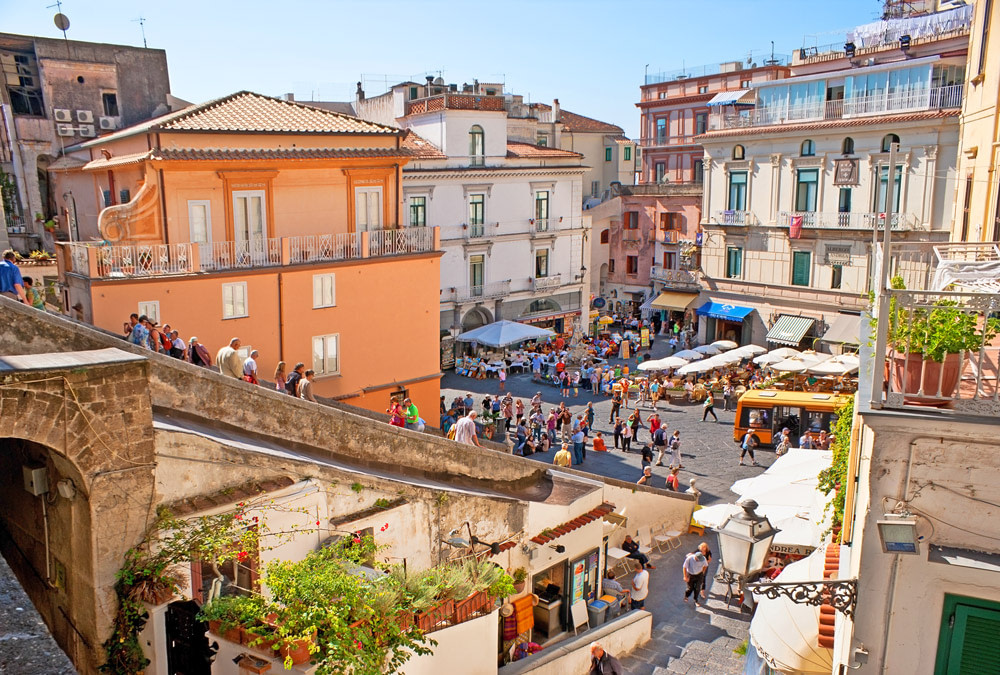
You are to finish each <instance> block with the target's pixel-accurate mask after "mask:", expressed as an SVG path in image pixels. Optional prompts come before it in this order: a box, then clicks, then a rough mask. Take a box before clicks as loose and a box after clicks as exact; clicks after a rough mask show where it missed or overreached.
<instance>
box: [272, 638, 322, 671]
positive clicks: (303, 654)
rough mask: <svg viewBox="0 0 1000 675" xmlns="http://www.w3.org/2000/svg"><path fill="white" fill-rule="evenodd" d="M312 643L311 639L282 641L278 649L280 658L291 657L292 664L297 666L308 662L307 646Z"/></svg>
mask: <svg viewBox="0 0 1000 675" xmlns="http://www.w3.org/2000/svg"><path fill="white" fill-rule="evenodd" d="M314 639H315V638H314ZM312 644H313V640H295V641H286V642H284V643H282V645H281V647H280V650H279V651H280V653H281V657H282V658H285V659H287V658H291V659H292V665H296V666H297V665H300V664H303V663H308V662H309V658H310V656H311V654H310V653H309V647H311V646H312Z"/></svg>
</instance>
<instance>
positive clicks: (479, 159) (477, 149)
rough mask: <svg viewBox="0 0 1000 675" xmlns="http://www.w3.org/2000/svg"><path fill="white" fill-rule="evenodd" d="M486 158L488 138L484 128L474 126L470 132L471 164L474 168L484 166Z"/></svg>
mask: <svg viewBox="0 0 1000 675" xmlns="http://www.w3.org/2000/svg"><path fill="white" fill-rule="evenodd" d="M485 157H486V136H485V134H483V128H482V127H481V126H479V125H478V124H474V125H473V126H472V129H470V130H469V163H470V164H472V166H482V165H483V164H484V163H485Z"/></svg>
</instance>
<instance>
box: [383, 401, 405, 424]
mask: <svg viewBox="0 0 1000 675" xmlns="http://www.w3.org/2000/svg"><path fill="white" fill-rule="evenodd" d="M386 412H387V413H388V414H389V424H391V425H392V426H394V427H405V426H406V417H405V413H404V412H403V406H402V405H401V404H400V403H399V401H398V400H397V399H396V398H395V397H393V399H392V402H391V403H390V404H389V409H388V410H386Z"/></svg>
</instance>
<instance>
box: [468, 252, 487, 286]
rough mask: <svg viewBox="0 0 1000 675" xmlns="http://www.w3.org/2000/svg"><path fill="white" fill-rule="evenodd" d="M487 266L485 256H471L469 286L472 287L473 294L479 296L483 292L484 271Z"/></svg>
mask: <svg viewBox="0 0 1000 675" xmlns="http://www.w3.org/2000/svg"><path fill="white" fill-rule="evenodd" d="M485 266H486V257H485V256H482V255H473V256H469V286H471V287H472V295H477V296H478V295H482V294H483V272H484V269H485Z"/></svg>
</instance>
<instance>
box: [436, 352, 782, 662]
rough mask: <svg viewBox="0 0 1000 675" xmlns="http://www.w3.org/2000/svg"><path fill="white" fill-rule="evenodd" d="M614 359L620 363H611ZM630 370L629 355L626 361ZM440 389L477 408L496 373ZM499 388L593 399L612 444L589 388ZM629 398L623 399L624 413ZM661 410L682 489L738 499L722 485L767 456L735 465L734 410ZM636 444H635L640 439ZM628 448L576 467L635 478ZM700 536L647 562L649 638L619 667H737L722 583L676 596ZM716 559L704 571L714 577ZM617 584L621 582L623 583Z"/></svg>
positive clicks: (454, 380) (741, 622) (744, 622)
mask: <svg viewBox="0 0 1000 675" xmlns="http://www.w3.org/2000/svg"><path fill="white" fill-rule="evenodd" d="M669 352H670V348H669V346H668V345H666V344H665V343H664V342H663V341H657V343H656V344H655V345H654V348H653V350H652V352H651V353H652V355H653V358H661V357H664V356H667V355H669ZM614 363H623V362H621V361H615V362H614ZM630 365H631V367H632V368H633V369H634V367H635V360H634V359H633V360H631V362H630ZM441 387H442V389H441V393H442V394H443V395H444V396H445V397H446V399H445V400H447V401H448V402H449V403H450V402H451V401H452V399H454V398H455V396H457V395H459V394H462V395H464V394H465V393H468V392H471V393H472V394H473V398H475V399H476V406H477V409H481V408H480V402H481V401H482V398H483V395H485V394H487V393H489V394H491V395H494V394H496V393H497V392H498V389H499V382H498V381H497V380H496V379H487V380H472V379H469V378H466V377H461V376H458V375H455V374H454V372H449V373H448V374H447V375H445V377H444V378H443V379H442V382H441ZM506 389H507V390H508V391H510V392H511V394H512V395H513V396H514V397H515V399H516V398H521V399H522V400H524V403H525V405H526V406H527V405H528V402H529V400H530V399H531V397H532V396H533V395H534V394H535V392H537V391H541V392H542V400H543V401H544V403H545V406H544V410H545V412H546V414H547V413H548V408H549V407H551V406H553V405H555V406H558V404H559V402H560V401H562V400H565V401H566V405H567V406H569V407H570V409H571V410H573V412H574V414H576V413H578V412H582V411H583V410H584V409H585V408H586V405H587V403H588V402H593V404H594V409H595V425H594V426H595V431H602V432H604V435H605V438H606V440H607V444H608V447H609V448H611V447H612V445H613V441H612V439H611V435H610V434H611V428H612V425H611V424H609V423H608V416H609V415H610V413H611V401H610V398H609V397H606V396H592V395H591V394H590V393H589V392H587V393H585V392H582V391H581V392H580V396H579V397H573V396H571V397H570V398H568V399H562V398H561V397H560V396H559V390H558V389H556V388H555V387H553V386H551V385H548V384H539V383H534V382H532V381H531V375H530V374H524V375H511V376H510V377H508V378H507V383H506ZM634 405H635V401H634V400H633V401H631V402H630V409H629V411H628V412H625V411H624V410H623V411H622V412H623V413H624V415H623V417H627V415H628V414H630V413H631V410H632V408H633V407H634ZM659 408H660V419H661V420H662V421H663V422H664V423H665V424H666V425H667V426H668V427H669V429H670V431H671V432H673V430H675V429H679V430H680V432H681V441H682V444H681V452H682V455H683V456H682V461H683V463H684V469H683V470H682V471H681V473H680V478H681V487H682V489H683V488H685V487H686V486H687V484H688V480H689V479H691V478H695V479H696V481H697V487H698V489H699V490H701V492H702V496H701V502H700V503H701V504H702V505H704V506H708V505H711V504H715V503H718V502H730V501H733V500H735V499H736V498H737V496H736V495H735V494H733V493H732V492H731V491H730V490H729V486H730V485H732V484H733V483H734V482H735V481H737V480H739V479H741V478H748V477H752V476H756V475H759V474H760V473H761V472H762V471H764V469H765V468H766V467H767V465H769V464H770V463H771V462H772V461H773V460H774V454H773V452H772V451H770V450H762V451H759V452H758V453H757V460H758V461H759V462H760V463H761V465H762V466H761V467H753V466H739V452H738V446H737V444H736V443H735V442H734V441H733V421H734V414H733V413H732V412H726V411H723V410H722V401H721V400H717V401H716V408H715V412H716V414H717V415H718V417H719V422H718V423H716V422H714V421H712V417H711V416H709V418H708V421H707V422H702V421H701V417H702V409H701V406H700V405H693V404H686V403H674V404H669V405H666V406H664V405H663V404H662V403H661V404H660V406H659ZM641 409H642V412H643V420H644V421H643V423H644V424H645V423H646V422H645V418H646V417H647V416H648V415H649V414H651V413H652V412H653V411H652V409H651V408H650V407H649V406H648V405H646V406H644V407H642V408H641ZM639 440H640V441H641V442H642V443H645V442H649V441H650V435H649V431H648V429H642V430H640V433H639ZM640 445H641V443H640ZM632 448H633V452H631V453H629V454H625V453H622V452H621V451H620V450H618V451H615V450H613V449H612V450H611V451H610V452H608V453H597V452H592V451H590V450H589V445H588V452H587V457H586V460H585V461H584V462H583V464H582V465H580V466H579V467H578V468H580V469H581V470H584V471H590V472H592V473H595V474H599V475H602V476H610V477H613V478H618V479H621V480H628V481H636V480H638V478H639V476H640V475H641V473H642V472H641V469H640V457H639V453H638V452H637V451H635V450H636V443H635V442H633V443H632ZM552 455H553V453H552V452H548V453H545V454H539V455H533V456H532V458H533V459H536V460H538V461H541V462H546V463H548V462H551V461H552ZM667 473H668V471H667V469H666V467H654V473H653V475H654V476H655V477H656V480H655V481H654V483H653V485H654V486H655V487H663V485H664V482H665V479H666V476H667ZM706 540H707V541H708V543H709V545H710V546H711V547H712V550H713V551H716V552H717V551H718V545H717V542H716V541H715V535H713V534H711V533H706ZM699 541H701V539H700V538H698V537H696V536H695V535H689V536H686V537H684V538H683V542H682V545H681V547H680V548H678V549H676V550H674V551H671V552H669V553H666V554H662V555H658V554H654V557H653V562H654V564H655V565H656V566H657V569H656V570H653V571H651V573H650V575H651V578H650V592H649V598H648V599H647V601H646V609H647V610H649V611H651V612H652V614H653V634H652V640H651V641H650V642H649V643H648V644H647V645H645V646H644V647H642V648H640V649H637V650H636V651H635V652H633V653H632V654H631V655H630V656H628V657H627V658H624V659H623V660H622V664H623V666H624V668H625V672H626V673H629V674H630V675H633V674H635V675H666V674H668V673H678V674H690V675H701V674H702V673H705V674H709V673H711V674H712V675H728V674H734V675H735V674H737V673H740V672H742V662H743V657H742V656H740V655H738V654H736V653H734V651H733V650H735V649H737V648H738V647H739V646H740V644H741V643H742V642H743V641H744V640H745V639H746V638H747V634H748V630H749V619H748V617H747V616H746V615H742V614H740V612H739V608H738V607H736V606H735V605H730V606H729V607H728V608H727V607H726V604H725V600H724V598H725V594H726V586H725V584H721V583H719V582H714V584H713V585H712V587H711V588H710V591H709V598H708V602H707V605H705V606H700V607H697V608H695V607H694V606H693V605H687V604H685V603H684V602H683V597H684V580H683V576H682V573H681V563H682V562H683V558H684V554H686V553H688V552H690V551H693V550H694V549H695V548H696V546H697V544H698V542H699ZM715 571H716V565H715V564H713V565H712V567H711V568H710V572H711V573H712V575H713V577H714V574H715ZM623 583H624V582H623Z"/></svg>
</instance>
